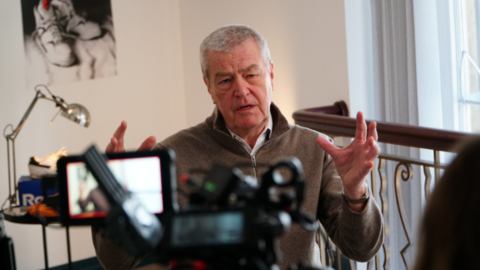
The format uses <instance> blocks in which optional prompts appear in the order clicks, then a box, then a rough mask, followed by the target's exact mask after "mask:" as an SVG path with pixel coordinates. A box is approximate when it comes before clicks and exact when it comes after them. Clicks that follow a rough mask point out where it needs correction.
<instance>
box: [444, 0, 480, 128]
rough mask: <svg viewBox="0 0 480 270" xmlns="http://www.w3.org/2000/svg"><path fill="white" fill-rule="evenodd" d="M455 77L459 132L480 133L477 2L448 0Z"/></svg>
mask: <svg viewBox="0 0 480 270" xmlns="http://www.w3.org/2000/svg"><path fill="white" fill-rule="evenodd" d="M450 7H451V10H452V13H453V14H452V15H453V16H452V18H453V20H452V23H453V25H454V29H455V30H454V32H455V33H454V35H453V42H454V46H452V48H454V50H455V51H454V52H453V55H455V56H456V58H457V59H456V61H455V62H456V63H457V64H456V68H455V69H454V70H456V72H457V74H458V82H457V95H458V105H457V110H458V125H457V126H458V129H459V130H461V131H466V132H476V133H478V132H480V91H479V90H480V84H479V81H480V80H479V75H480V68H479V66H478V63H479V62H480V61H479V60H480V42H479V40H478V38H479V37H480V0H451V5H450Z"/></svg>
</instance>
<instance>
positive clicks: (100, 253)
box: [92, 226, 145, 270]
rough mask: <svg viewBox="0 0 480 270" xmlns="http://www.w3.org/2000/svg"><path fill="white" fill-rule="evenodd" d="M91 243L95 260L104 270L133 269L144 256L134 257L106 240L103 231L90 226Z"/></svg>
mask: <svg viewBox="0 0 480 270" xmlns="http://www.w3.org/2000/svg"><path fill="white" fill-rule="evenodd" d="M92 241H93V246H94V247H95V253H96V254H97V259H98V261H99V262H100V264H101V265H102V267H103V268H104V269H106V270H110V269H112V270H116V269H133V268H135V266H136V265H137V264H139V263H140V262H141V261H142V260H143V258H144V257H145V256H139V257H135V256H132V255H130V254H128V253H127V252H126V251H124V250H123V248H122V247H121V246H120V245H118V244H116V243H114V242H112V241H111V240H109V239H107V237H106V236H105V233H104V230H103V229H98V228H95V227H94V226H92Z"/></svg>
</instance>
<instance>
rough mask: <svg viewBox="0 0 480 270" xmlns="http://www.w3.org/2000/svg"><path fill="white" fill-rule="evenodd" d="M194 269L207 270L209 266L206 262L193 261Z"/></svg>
mask: <svg viewBox="0 0 480 270" xmlns="http://www.w3.org/2000/svg"><path fill="white" fill-rule="evenodd" d="M192 267H193V269H195V270H205V269H207V264H206V263H205V262H204V261H193V263H192Z"/></svg>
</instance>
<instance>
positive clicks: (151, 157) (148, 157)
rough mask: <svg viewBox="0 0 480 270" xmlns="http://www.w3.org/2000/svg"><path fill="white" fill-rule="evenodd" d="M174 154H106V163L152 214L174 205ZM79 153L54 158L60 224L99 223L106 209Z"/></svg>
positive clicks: (98, 189) (105, 200)
mask: <svg viewBox="0 0 480 270" xmlns="http://www.w3.org/2000/svg"><path fill="white" fill-rule="evenodd" d="M173 155H174V154H173V153H171V152H168V151H167V150H161V149H159V150H154V151H146V152H126V153H113V154H108V155H107V156H108V160H107V166H108V167H109V169H110V170H111V171H112V173H113V175H114V176H115V179H116V180H117V181H118V182H119V183H120V185H121V186H122V187H123V188H124V189H125V190H127V191H129V192H131V193H133V194H134V196H136V197H138V199H139V200H140V201H141V202H142V204H143V205H144V206H145V208H146V209H147V210H148V211H149V212H150V213H152V214H155V215H160V214H162V213H164V212H165V211H170V210H172V209H173V208H175V207H176V197H175V196H173V195H174V194H172V189H173V190H176V185H175V182H174V181H173V179H175V174H174V172H173V171H172V168H173V167H172V166H173V159H174V156H173ZM81 160H82V159H81V157H80V156H69V157H64V158H61V159H59V160H58V163H57V167H58V176H59V181H60V183H59V186H60V200H61V207H60V217H61V220H62V224H64V225H93V224H99V223H100V222H101V220H103V218H104V217H105V216H107V213H108V211H109V209H110V206H109V203H108V201H107V199H106V198H105V196H104V195H103V192H102V191H101V189H100V186H99V185H98V182H97V180H96V179H95V178H94V177H93V175H92V174H91V173H90V172H88V170H87V167H86V165H85V164H84V163H83V162H82V161H81Z"/></svg>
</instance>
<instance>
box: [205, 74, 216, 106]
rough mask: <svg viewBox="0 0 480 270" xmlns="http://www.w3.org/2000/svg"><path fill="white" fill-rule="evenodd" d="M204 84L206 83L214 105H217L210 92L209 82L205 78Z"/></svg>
mask: <svg viewBox="0 0 480 270" xmlns="http://www.w3.org/2000/svg"><path fill="white" fill-rule="evenodd" d="M203 82H204V83H205V85H206V86H207V90H208V93H209V94H210V97H211V98H212V102H213V104H216V103H215V99H213V95H212V92H211V91H210V87H209V86H208V83H207V80H206V79H205V78H203Z"/></svg>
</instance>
